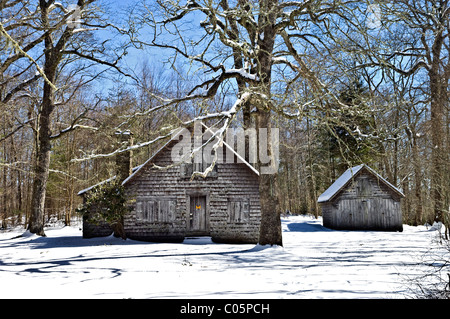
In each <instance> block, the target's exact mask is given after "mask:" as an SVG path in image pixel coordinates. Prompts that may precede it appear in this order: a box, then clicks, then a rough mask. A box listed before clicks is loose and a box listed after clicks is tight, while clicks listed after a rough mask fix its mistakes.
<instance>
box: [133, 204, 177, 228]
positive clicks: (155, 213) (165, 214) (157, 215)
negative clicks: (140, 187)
mask: <svg viewBox="0 0 450 319" xmlns="http://www.w3.org/2000/svg"><path fill="white" fill-rule="evenodd" d="M175 206H176V200H175V199H155V198H139V199H138V200H137V201H136V217H137V219H138V220H143V221H148V222H154V223H158V222H159V223H168V222H171V221H173V219H174V216H175Z"/></svg>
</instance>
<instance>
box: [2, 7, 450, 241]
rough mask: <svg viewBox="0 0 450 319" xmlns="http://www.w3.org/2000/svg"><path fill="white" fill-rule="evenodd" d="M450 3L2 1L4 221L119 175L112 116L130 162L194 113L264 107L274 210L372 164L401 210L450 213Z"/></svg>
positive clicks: (29, 216) (295, 205) (214, 117)
mask: <svg viewBox="0 0 450 319" xmlns="http://www.w3.org/2000/svg"><path fill="white" fill-rule="evenodd" d="M449 16H450V4H449V1H445V0H440V1H437V0H433V1H431V0H420V1H410V0H401V1H307V0H305V1H275V0H259V1H256V0H236V1H231V0H229V1H226V0H221V1H219V0H215V1H213V0H198V1H197V0H190V1H187V2H186V1H180V2H178V1H128V2H123V1H121V2H120V4H119V2H118V1H117V2H116V1H95V0H84V1H82V0H79V1H77V2H76V1H60V2H57V1H52V0H48V1H44V0H41V1H31V0H30V1H27V0H21V1H20V0H0V22H1V25H0V48H1V51H0V221H1V227H2V228H3V229H6V228H8V227H13V226H15V225H18V224H23V225H36V220H38V221H39V222H38V223H37V224H38V226H39V225H41V226H42V225H45V224H46V223H48V222H50V221H51V220H55V219H56V220H64V222H65V223H66V224H70V222H71V219H72V218H73V217H74V215H75V209H76V208H77V207H78V205H80V203H81V198H79V197H78V196H77V195H76V194H77V192H78V191H79V190H81V189H84V188H86V187H88V186H91V185H93V184H96V183H98V182H100V181H102V180H105V179H107V178H109V177H111V176H112V175H114V174H115V155H116V154H118V153H119V152H121V151H123V148H122V146H121V145H120V143H119V141H118V140H117V137H116V135H115V132H116V131H117V130H122V131H123V130H130V131H131V132H132V133H133V138H134V142H135V147H134V148H133V164H134V165H135V166H137V165H140V164H142V163H143V162H144V161H145V160H146V159H148V158H149V157H150V156H151V154H153V153H154V152H155V151H156V150H158V149H159V148H160V147H161V145H163V144H164V143H165V141H166V140H167V139H166V138H167V137H169V136H170V133H171V132H172V130H173V129H176V128H178V127H181V126H183V125H186V124H188V123H191V122H192V121H193V120H194V119H203V120H205V121H206V122H207V123H208V125H209V126H211V127H217V128H223V127H225V126H224V125H226V127H244V128H245V127H250V126H252V125H257V124H258V123H259V122H258V121H262V120H261V117H258V116H260V115H255V114H256V113H258V112H259V113H258V114H262V113H265V112H266V111H267V114H268V115H267V116H266V117H265V118H264V119H265V120H266V121H268V122H270V126H271V127H277V128H279V129H280V145H279V150H280V156H279V158H280V162H279V171H278V174H276V183H272V182H273V180H272V181H268V182H267V183H270V185H272V186H271V187H272V188H271V189H270V192H271V194H273V198H276V201H274V202H276V203H277V205H276V206H275V207H276V213H277V214H279V213H285V212H290V213H293V214H306V213H311V214H314V215H316V216H318V215H319V214H320V209H319V207H318V204H317V198H318V196H319V195H320V194H321V193H322V192H323V191H324V190H325V189H326V188H327V187H328V186H329V185H330V184H331V183H332V182H333V181H334V180H335V179H336V178H337V177H339V175H340V174H342V173H343V172H344V171H345V170H346V169H347V168H348V167H351V166H354V165H357V164H360V163H366V164H367V165H369V166H371V167H372V168H374V169H375V170H376V171H377V172H379V173H380V174H381V175H382V176H384V177H386V179H387V180H388V181H389V182H391V183H392V184H393V185H396V186H397V187H399V188H400V189H401V190H402V191H403V193H404V194H405V196H406V197H405V199H404V200H403V204H402V205H403V206H402V207H403V218H404V223H407V224H411V225H418V224H423V223H425V222H428V223H430V224H431V223H433V222H434V221H441V222H443V223H444V224H446V225H448V224H449V188H450V184H449V183H450V182H449V181H450V178H449V177H450V175H449V165H448V162H449V158H448V154H449V150H450V138H449V137H450V118H449V78H450V60H449V56H450V41H449V36H450V35H449V32H450V22H449V21H450V18H449ZM268 48H270V50H269V49H268ZM249 92H250V93H249ZM249 96H254V98H253V99H250V98H249V99H246V98H247V97H249ZM244 97H245V99H244ZM261 100H264V101H263V102H261ZM268 101H269V102H268ZM237 102H239V103H237ZM236 106H238V108H233V107H236ZM255 109H256V111H255ZM230 110H233V112H232V113H230ZM234 111H236V112H234ZM224 123H226V124H224ZM255 123H256V124H255ZM260 124H261V123H260ZM28 227H29V226H28ZM447 229H448V227H447ZM33 232H35V233H39V232H42V233H43V230H42V229H40V228H39V227H37V228H35V229H34V231H33ZM275 241H276V240H275Z"/></svg>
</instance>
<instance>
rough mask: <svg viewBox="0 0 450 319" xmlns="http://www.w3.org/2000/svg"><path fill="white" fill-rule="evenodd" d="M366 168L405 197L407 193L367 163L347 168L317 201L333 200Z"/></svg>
mask: <svg viewBox="0 0 450 319" xmlns="http://www.w3.org/2000/svg"><path fill="white" fill-rule="evenodd" d="M364 168H365V169H366V170H367V171H368V172H369V173H370V174H372V175H373V176H374V177H375V178H377V179H378V180H379V181H381V182H382V183H384V184H385V185H386V186H387V187H388V188H390V189H391V190H392V191H394V192H395V193H397V194H398V195H399V196H401V197H405V195H404V194H403V193H402V192H401V191H400V190H399V189H398V188H397V187H395V186H394V185H392V184H391V183H389V182H388V181H387V180H386V179H384V178H383V177H382V176H381V175H380V174H378V173H377V172H375V171H374V170H373V169H372V168H370V167H369V166H367V165H365V164H361V165H358V166H354V167H351V168H349V169H347V170H346V171H345V172H344V173H343V174H342V175H341V176H339V178H338V179H337V180H336V181H335V182H334V183H333V184H331V186H330V187H328V189H327V190H326V191H325V192H323V193H322V194H321V195H320V196H319V198H318V200H317V202H319V203H324V202H328V201H330V200H332V199H333V198H334V197H336V195H337V194H338V193H340V192H341V190H343V189H344V188H345V187H346V186H347V185H348V184H349V183H350V181H351V180H352V179H353V178H354V177H356V175H358V174H359V173H360V172H361V171H363V169H364Z"/></svg>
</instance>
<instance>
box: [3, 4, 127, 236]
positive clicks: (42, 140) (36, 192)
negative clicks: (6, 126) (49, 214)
mask: <svg viewBox="0 0 450 319" xmlns="http://www.w3.org/2000/svg"><path fill="white" fill-rule="evenodd" d="M95 3H96V1H95V0H86V1H85V0H79V1H78V2H77V4H76V5H75V6H74V5H72V6H70V5H68V4H67V3H61V2H57V1H54V0H48V1H45V0H40V1H39V3H38V4H37V5H36V4H35V3H34V2H31V1H10V2H5V1H2V2H1V6H0V8H2V9H9V11H8V12H14V11H15V13H16V14H10V15H9V16H8V19H5V20H2V22H1V27H0V31H1V34H2V39H4V41H6V43H7V44H8V45H9V46H11V47H12V52H13V54H11V55H10V56H8V57H7V58H5V59H4V60H3V61H2V64H1V68H0V71H2V72H3V73H4V72H5V71H7V70H12V69H13V63H20V64H21V65H22V66H23V69H22V70H21V71H20V72H17V73H15V74H13V75H12V76H13V77H14V78H18V76H19V75H20V74H23V73H24V72H25V71H27V70H33V69H35V70H37V72H36V73H33V72H32V75H31V77H30V78H29V79H27V80H25V81H22V82H19V84H17V85H16V86H15V87H13V88H12V89H10V90H9V93H8V94H6V95H5V97H4V98H3V100H2V102H3V103H11V101H12V98H13V97H14V96H17V93H19V92H23V91H24V89H25V88H27V87H29V86H30V85H31V84H34V83H37V81H38V80H39V79H41V78H42V79H43V81H42V88H41V90H40V92H39V95H40V97H39V103H38V107H37V109H36V117H35V118H34V119H33V120H32V119H28V120H27V122H31V121H35V125H34V130H35V133H36V135H35V137H36V142H35V148H36V149H35V162H34V169H33V175H34V176H33V177H34V182H33V188H32V199H31V209H32V212H31V215H30V220H29V225H28V229H29V231H30V232H32V233H36V234H39V235H42V236H45V233H44V228H43V226H44V205H45V197H46V187H47V182H48V175H49V167H50V152H51V147H52V146H51V145H52V140H54V139H57V138H60V137H61V136H63V135H65V134H67V133H69V132H71V131H72V130H74V129H77V128H91V127H89V126H87V125H85V124H84V123H82V122H83V120H84V117H85V115H86V113H87V112H88V111H89V110H90V107H91V106H86V107H85V108H84V110H83V111H82V112H81V114H77V115H75V116H74V118H73V119H72V120H71V121H70V122H69V123H68V125H67V127H65V128H63V129H61V130H60V131H59V132H53V129H54V128H53V125H52V118H53V117H52V116H53V114H54V111H55V109H56V108H57V107H58V105H59V104H61V103H64V100H67V99H70V97H72V96H73V95H74V94H75V93H76V91H77V89H78V88H81V87H82V86H83V85H86V84H87V83H89V82H91V81H93V79H95V78H97V77H98V76H99V74H101V73H103V72H104V69H105V68H113V69H116V70H118V67H117V63H118V61H119V60H120V58H121V57H122V55H123V53H124V49H123V50H122V52H120V51H119V52H117V53H113V52H112V51H111V50H109V52H108V54H109V57H108V58H106V57H105V54H106V52H107V50H108V47H107V45H106V42H104V41H103V42H100V41H96V40H95V39H94V38H93V36H92V35H93V33H94V32H95V31H96V30H99V29H107V28H109V29H114V30H116V31H120V30H119V29H118V28H113V25H112V24H110V23H108V22H105V21H104V18H103V17H102V15H101V14H102V11H101V10H100V8H99V7H96V6H95ZM3 11H4V10H3ZM17 13H18V14H17ZM81 59H82V60H84V61H88V64H82V63H80V62H79V61H80V60H81ZM75 65H76V70H77V72H76V73H77V75H76V76H77V77H78V80H77V84H76V87H75V89H72V90H71V92H67V91H65V90H64V87H60V85H63V83H60V80H61V74H63V70H69V69H70V67H71V66H75ZM95 66H103V70H97V72H96V73H95V75H92V74H89V73H88V72H84V74H82V75H80V74H81V73H80V72H82V71H86V70H87V69H89V68H94V67H95ZM63 91H64V93H63ZM34 98H36V96H35V97H34ZM58 98H59V99H60V100H58ZM21 127H23V124H21V125H19V126H18V127H17V128H13V129H12V130H11V132H10V134H8V136H10V135H12V134H13V133H15V132H16V131H17V130H18V129H20V128H21Z"/></svg>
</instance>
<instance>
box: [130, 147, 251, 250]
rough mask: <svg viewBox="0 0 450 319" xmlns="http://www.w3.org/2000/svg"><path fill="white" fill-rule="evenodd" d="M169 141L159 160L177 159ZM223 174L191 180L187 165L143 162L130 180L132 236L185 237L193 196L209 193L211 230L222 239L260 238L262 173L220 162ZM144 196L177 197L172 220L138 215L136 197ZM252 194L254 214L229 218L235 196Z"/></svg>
mask: <svg viewBox="0 0 450 319" xmlns="http://www.w3.org/2000/svg"><path fill="white" fill-rule="evenodd" d="M171 147H172V145H168V146H167V147H166V148H165V149H164V150H162V151H161V152H160V153H159V154H158V155H157V156H156V158H155V159H154V164H156V165H158V166H161V167H165V166H168V165H171V164H172V160H171ZM216 165H217V176H216V177H208V178H206V179H202V178H199V179H195V180H192V181H191V180H190V178H186V177H184V176H182V175H181V172H180V171H181V167H180V166H174V167H170V168H167V169H157V168H152V167H151V166H152V165H147V166H146V167H144V168H142V170H141V171H140V172H139V174H136V176H134V177H133V178H132V179H131V180H130V181H129V182H128V183H127V184H126V191H127V195H128V197H129V198H130V199H131V200H130V206H131V208H132V210H131V212H130V213H129V214H127V215H126V216H125V218H124V226H125V232H126V234H127V236H128V237H129V238H134V239H139V240H148V241H182V240H183V239H184V237H185V236H187V235H189V233H188V227H187V226H188V225H187V223H188V217H189V216H188V211H189V205H190V203H189V198H190V196H194V195H203V196H206V198H207V215H208V218H207V219H208V226H209V227H208V228H209V235H210V236H211V237H212V239H213V240H214V241H217V242H236V243H257V241H258V236H259V224H260V203H259V188H258V185H259V183H258V176H257V175H256V174H255V173H254V172H252V171H251V170H250V169H249V168H248V167H247V166H246V165H245V164H216ZM139 198H173V199H174V200H175V201H176V204H175V212H174V214H173V215H172V220H170V221H168V222H164V223H161V222H149V221H142V220H139V219H138V218H137V213H136V209H137V207H136V201H135V199H139ZM244 199H248V200H249V203H250V211H249V218H248V221H246V222H240V223H236V222H233V221H230V220H229V215H228V202H229V200H244Z"/></svg>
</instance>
